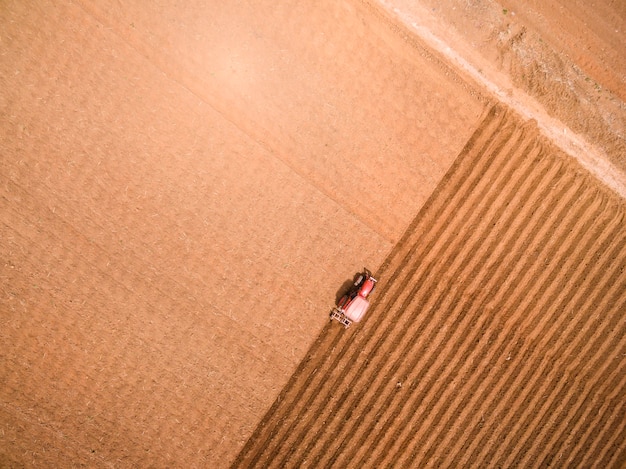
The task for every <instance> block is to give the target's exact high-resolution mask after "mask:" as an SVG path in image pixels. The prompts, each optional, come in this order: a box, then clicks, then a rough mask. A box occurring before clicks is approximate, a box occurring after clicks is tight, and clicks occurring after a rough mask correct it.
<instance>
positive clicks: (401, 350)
mask: <svg viewBox="0 0 626 469" xmlns="http://www.w3.org/2000/svg"><path fill="white" fill-rule="evenodd" d="M505 180H506V178H505ZM472 216H473V217H474V219H476V220H480V218H481V217H480V215H476V211H474V213H473V214H472ZM461 218H464V217H461ZM470 223H473V222H472V219H470V220H468V221H467V222H466V225H470ZM470 233H471V232H469V231H468V232H467V234H466V236H469V235H470ZM465 245H466V241H465V240H462V241H461V243H459V244H458V247H457V249H456V251H452V252H451V260H454V259H456V258H458V253H460V252H461V251H459V249H461V248H462V247H463V246H465ZM468 252H471V253H473V254H475V253H476V250H471V249H470V250H468ZM455 262H456V261H455ZM448 263H449V262H448ZM462 264H463V263H462V262H459V266H460V265H462ZM451 277H455V274H452V275H451ZM421 283H422V282H418V285H419V284H421ZM431 285H433V284H432V283H431ZM409 296H410V297H412V298H417V297H416V296H414V295H409ZM449 296H450V295H445V294H443V293H442V294H441V295H440V296H439V300H438V301H440V302H441V301H443V300H444V299H445V298H448V297H449ZM426 297H427V298H429V297H431V298H432V297H434V295H432V294H431V293H429V292H427V293H426ZM407 307H408V305H406V306H404V307H403V308H402V310H406V309H407ZM434 311H436V308H434V309H433V312H434ZM429 322H430V321H429ZM403 329H404V328H403ZM409 340H412V342H411V343H414V342H415V340H414V339H411V338H409ZM409 346H411V345H409ZM392 350H394V351H395V352H393V353H395V354H398V355H399V356H404V355H406V354H407V353H408V352H406V349H404V348H400V347H398V344H394V346H393V349H392ZM381 353H383V355H384V356H385V358H387V363H392V365H390V366H391V367H392V368H391V369H390V370H389V371H388V372H386V374H385V376H387V375H392V374H394V373H395V372H396V369H395V367H396V365H398V366H399V365H400V364H401V363H400V362H394V360H393V358H389V355H388V354H386V353H384V352H381ZM383 379H384V377H383ZM371 386H372V383H367V384H365V385H362V386H359V387H360V388H362V389H370V388H371ZM356 400H357V402H363V401H362V400H361V399H356ZM363 407H364V408H373V403H367V402H364V403H363ZM351 412H352V410H351ZM362 421H363V419H359V420H358V422H359V423H361V422H362ZM344 428H346V427H345V426H344ZM331 433H332V432H331ZM348 434H349V432H348ZM333 439H336V438H335V437H334V438H333ZM354 447H357V448H358V445H354ZM320 453H321V454H324V455H326V454H329V452H328V448H323V450H322V451H320ZM313 462H314V464H316V463H317V461H316V460H315V459H314V460H313Z"/></svg>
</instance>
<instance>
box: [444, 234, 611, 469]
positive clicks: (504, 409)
mask: <svg viewBox="0 0 626 469" xmlns="http://www.w3.org/2000/svg"><path fill="white" fill-rule="evenodd" d="M613 228H615V227H613ZM612 234H614V230H613V231H611V230H608V229H607V230H605V234H604V237H605V239H604V242H606V240H607V239H610V236H611V235H612ZM600 250H604V251H606V248H605V247H604V248H603V247H601V248H600ZM609 259H610V257H609ZM609 262H610V261H609ZM607 266H608V264H607ZM601 267H602V268H604V267H605V266H604V265H602V264H600V263H598V264H589V265H588V266H587V268H586V269H584V270H582V271H581V272H580V275H579V277H580V278H587V277H588V276H591V275H592V274H593V273H594V270H593V269H594V268H595V273H596V274H597V275H601V274H602V272H603V269H602V268H601ZM592 285H594V283H592ZM592 290H593V288H592ZM520 291H522V292H523V291H524V290H523V289H521V290H520ZM581 291H585V290H581ZM579 292H580V291H579ZM579 292H577V293H579ZM576 306H580V305H576ZM529 350H530V349H529ZM522 362H523V360H522ZM513 379H515V375H512V374H511V373H509V377H508V378H507V379H506V380H505V381H504V383H503V385H502V387H503V388H504V389H509V388H511V387H512V380H513ZM523 391H524V389H523V388H521V389H520V394H519V395H518V397H517V399H516V400H514V401H512V402H511V401H507V400H500V401H499V405H498V407H497V408H496V409H494V410H493V411H492V412H497V414H496V415H494V417H493V425H499V424H500V422H502V421H504V419H505V417H506V416H507V415H510V411H508V408H509V407H510V408H517V409H519V411H522V410H523V409H527V408H528V406H527V405H519V407H516V406H517V405H518V404H517V403H518V402H519V401H520V399H521V397H522V396H523ZM518 421H519V415H518V416H511V418H510V419H509V421H508V423H507V425H508V426H509V427H508V428H507V427H505V428H504V429H503V432H504V433H506V434H510V433H511V431H512V429H511V428H510V425H513V424H514V423H515V422H518ZM492 430H493V427H488V428H487V429H486V430H485V432H483V437H482V438H481V440H479V441H478V442H477V443H475V447H474V449H473V450H472V451H467V452H466V455H467V458H468V459H469V460H470V461H472V460H475V458H476V457H478V456H477V454H476V451H484V450H485V448H487V446H486V445H485V441H484V439H485V438H487V436H488V435H489V433H490V431H492ZM470 449H471V448H470ZM456 457H460V455H457V456H456ZM456 457H455V459H453V461H452V462H453V464H456V463H459V464H461V463H463V462H464V461H465V460H462V461H457V459H456Z"/></svg>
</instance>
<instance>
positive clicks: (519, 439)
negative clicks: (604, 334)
mask: <svg viewBox="0 0 626 469" xmlns="http://www.w3.org/2000/svg"><path fill="white" fill-rule="evenodd" d="M592 286H594V285H590V290H592V288H591V287H592ZM598 293H599V292H598V291H597V289H596V295H595V298H594V299H597V296H598ZM592 296H593V295H592ZM588 298H589V296H587V297H586V298H585V300H587V299H588ZM529 407H530V406H529ZM520 421H522V418H521V417H520ZM531 430H532V427H527V429H526V431H525V433H520V432H521V431H522V429H520V430H518V433H517V434H516V435H515V438H514V440H513V441H516V442H523V441H525V440H526V438H527V437H528V436H529V433H530V431H531ZM519 448H520V449H519V451H518V452H517V453H514V452H512V451H509V458H508V459H509V460H510V459H513V454H515V455H518V454H524V453H523V452H522V448H523V446H521V445H520V446H519ZM495 458H496V459H497V458H498V456H497V455H496V457H495Z"/></svg>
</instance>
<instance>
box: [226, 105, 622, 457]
mask: <svg viewBox="0 0 626 469" xmlns="http://www.w3.org/2000/svg"><path fill="white" fill-rule="evenodd" d="M624 210H625V206H624V203H623V200H621V199H618V198H615V197H614V196H613V195H612V194H611V193H608V192H605V191H604V190H603V189H602V188H600V187H599V186H598V184H597V183H596V182H595V181H594V180H593V179H592V178H590V177H588V176H587V175H586V174H583V173H581V172H580V170H579V169H577V168H576V167H575V166H573V165H572V164H571V162H570V161H569V160H568V159H567V158H566V157H565V156H564V155H562V154H560V153H559V152H558V151H557V150H556V149H554V148H553V147H551V146H550V145H549V144H547V143H546V142H545V141H541V139H540V138H538V135H537V131H536V129H535V128H534V126H533V125H532V124H522V123H521V122H520V121H519V120H518V119H516V118H515V117H514V116H513V115H511V114H509V113H507V112H504V111H503V110H502V109H500V108H498V107H496V108H494V109H493V110H492V112H491V113H490V114H489V116H488V117H487V118H486V119H485V121H484V122H483V124H482V125H481V127H480V128H479V129H478V130H477V132H476V133H475V135H474V136H473V137H472V138H471V139H470V141H469V142H468V144H467V146H466V148H465V150H464V151H463V153H462V154H461V155H460V157H459V158H458V160H457V162H456V163H455V165H454V167H453V168H452V170H451V171H450V172H449V173H448V175H447V176H446V177H445V178H444V180H443V182H442V184H441V185H440V187H439V188H438V189H437V191H436V192H435V193H434V195H433V197H432V198H431V199H430V200H429V202H428V204H427V205H426V206H425V207H424V209H423V210H422V212H421V213H420V214H419V216H418V217H417V218H416V220H415V221H414V222H413V223H412V225H411V226H410V227H409V229H408V230H407V232H406V234H405V236H404V237H403V239H402V240H401V241H400V242H399V243H398V245H397V246H396V247H395V249H394V250H393V252H392V253H391V255H390V256H389V258H388V260H387V261H386V262H385V263H384V264H383V266H382V267H381V269H380V272H379V274H380V278H381V282H384V285H385V287H384V289H383V290H382V291H380V292H379V297H378V298H377V300H376V301H375V303H374V305H373V307H372V309H371V310H370V312H369V313H368V315H369V316H368V317H367V319H366V321H365V322H364V323H362V324H360V325H359V326H358V327H353V328H352V329H349V330H348V331H344V330H343V328H342V327H340V326H339V325H337V324H329V325H328V326H327V327H326V328H325V330H324V331H323V333H322V334H321V336H320V337H319V339H318V340H317V342H316V343H315V345H314V346H313V347H312V349H311V350H310V352H309V354H308V356H307V358H306V360H305V361H304V362H303V363H302V364H301V366H300V367H299V369H298V371H297V373H296V374H295V375H294V376H293V377H292V379H291V381H290V383H289V385H288V386H287V387H286V388H285V390H284V391H283V392H282V393H281V395H280V396H279V398H278V400H277V401H276V403H275V404H274V406H273V408H272V409H271V410H270V412H269V413H268V414H267V415H266V417H265V418H264V419H263V421H262V422H261V424H260V425H259V427H258V429H257V431H256V432H255V434H254V436H253V438H251V440H250V441H249V442H248V444H247V445H246V447H245V448H244V450H243V451H242V453H241V454H240V455H239V458H238V459H237V461H236V463H235V465H234V467H242V468H243V467H330V466H333V467H547V466H558V467H590V466H594V467H618V466H619V465H620V464H621V463H623V461H624V458H625V456H626V455H625V451H626V447H625V446H624V437H625V426H626V414H625V408H624V393H625V392H626V387H625V385H626V373H625V371H626V370H625V366H624V354H625V353H626V325H625V323H624V311H625V310H626V270H625V269H626V229H625V228H624Z"/></svg>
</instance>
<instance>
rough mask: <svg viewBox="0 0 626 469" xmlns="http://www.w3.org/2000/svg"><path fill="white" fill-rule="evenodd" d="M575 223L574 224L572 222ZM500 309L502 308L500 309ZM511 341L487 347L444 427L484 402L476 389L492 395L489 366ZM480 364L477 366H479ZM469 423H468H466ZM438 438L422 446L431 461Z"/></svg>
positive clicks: (461, 430)
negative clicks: (474, 373) (478, 369)
mask: <svg viewBox="0 0 626 469" xmlns="http://www.w3.org/2000/svg"><path fill="white" fill-rule="evenodd" d="M565 200H567V198H565ZM564 206H565V205H564ZM572 220H574V218H572ZM572 223H573V222H572ZM498 309H500V308H498ZM529 319H530V317H528V316H526V320H529ZM522 325H523V323H518V324H516V326H515V327H512V328H507V329H508V330H509V331H510V332H509V335H510V336H511V339H512V337H514V334H515V333H516V331H517V330H519V329H520V328H521V326H522ZM511 339H507V338H506V336H505V337H504V338H502V337H495V338H494V341H495V342H494V344H493V345H491V346H489V345H487V346H485V351H484V356H483V357H482V359H481V360H480V361H479V363H478V364H480V363H483V366H482V371H481V373H480V374H479V375H478V376H476V377H475V378H474V379H473V380H471V381H469V382H468V383H467V384H466V388H467V389H468V391H467V392H466V393H464V398H463V400H462V401H461V402H457V404H456V406H453V405H449V409H450V415H449V417H448V420H447V424H444V427H447V426H449V425H451V423H452V419H458V420H461V416H462V415H464V413H468V412H470V410H469V409H472V408H473V406H474V405H476V403H481V402H483V400H484V399H481V398H480V397H479V396H478V395H476V394H475V392H476V389H477V387H478V386H486V387H485V388H484V392H485V393H486V394H487V395H489V393H491V392H492V391H494V389H493V387H494V386H495V385H496V383H497V379H495V378H493V377H491V378H492V379H489V378H490V373H491V372H490V366H489V364H490V363H491V362H492V361H493V360H494V357H499V356H501V355H503V354H504V353H505V348H506V347H507V344H508V343H509V342H510V340H511ZM478 364H477V365H476V366H478ZM500 372H501V373H503V372H504V369H503V368H500ZM470 383H474V384H470ZM458 399H460V396H459V397H457V399H455V401H458ZM445 409H446V408H445V407H443V408H442V412H443V411H444V410H445ZM443 418H444V415H443V414H441V413H440V414H439V415H437V416H436V417H435V418H434V420H435V421H436V422H440V421H442V419H443ZM466 423H468V422H466ZM456 432H457V433H456V435H460V434H461V433H465V427H464V426H462V425H461V426H460V425H456ZM435 435H436V436H438V437H443V435H437V434H436V433H435V432H432V434H431V438H430V439H432V440H433V442H432V444H431V445H428V444H427V443H424V444H422V445H421V446H422V447H424V448H427V449H426V450H425V451H423V453H424V457H425V458H426V459H429V458H430V457H431V456H432V453H433V451H434V449H435V447H436V446H435V444H436V441H437V440H436V439H435V438H434V436H435ZM453 440H454V441H460V438H458V437H457V438H454V437H453Z"/></svg>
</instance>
